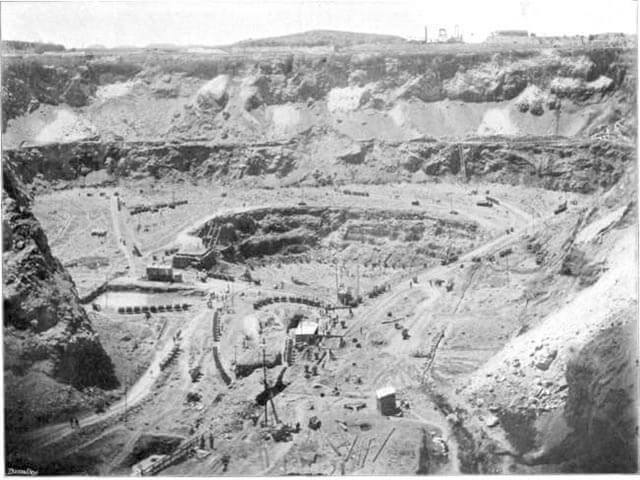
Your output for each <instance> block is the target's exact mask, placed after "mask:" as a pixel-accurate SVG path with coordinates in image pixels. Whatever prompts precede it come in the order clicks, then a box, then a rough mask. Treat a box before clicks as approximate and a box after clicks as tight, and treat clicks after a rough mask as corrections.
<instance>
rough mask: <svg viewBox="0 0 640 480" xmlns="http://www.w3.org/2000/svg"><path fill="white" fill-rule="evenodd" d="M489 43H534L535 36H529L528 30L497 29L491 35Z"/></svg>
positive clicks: (488, 39)
mask: <svg viewBox="0 0 640 480" xmlns="http://www.w3.org/2000/svg"><path fill="white" fill-rule="evenodd" d="M486 42H487V43H525V44H526V43H532V42H535V36H529V32H528V31H527V30H496V31H495V32H492V33H491V35H489V38H487V40H486Z"/></svg>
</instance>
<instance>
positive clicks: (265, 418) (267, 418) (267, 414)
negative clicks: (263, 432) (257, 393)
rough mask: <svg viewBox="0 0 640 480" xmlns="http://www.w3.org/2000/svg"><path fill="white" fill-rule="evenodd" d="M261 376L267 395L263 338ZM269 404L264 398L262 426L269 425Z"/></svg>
mask: <svg viewBox="0 0 640 480" xmlns="http://www.w3.org/2000/svg"><path fill="white" fill-rule="evenodd" d="M262 375H263V380H264V393H265V394H266V395H269V393H270V392H269V385H268V384H267V344H266V342H265V339H264V337H263V338H262ZM268 409H269V402H268V401H267V399H266V398H265V401H264V426H265V427H266V426H267V425H269V410H268Z"/></svg>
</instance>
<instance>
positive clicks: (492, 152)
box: [4, 137, 635, 193]
mask: <svg viewBox="0 0 640 480" xmlns="http://www.w3.org/2000/svg"><path fill="white" fill-rule="evenodd" d="M359 151H360V150H359ZM4 155H5V158H6V159H8V160H10V161H11V162H13V163H14V164H15V165H16V170H17V173H18V174H19V175H20V177H21V178H22V179H23V180H24V181H25V182H26V183H31V182H32V181H33V180H34V178H36V177H38V180H39V181H41V182H45V183H47V182H52V183H56V182H73V181H79V180H83V181H84V180H85V178H86V176H87V175H88V174H89V173H91V172H101V173H103V174H104V175H103V177H104V178H106V179H108V180H109V181H116V180H118V179H121V178H144V177H152V178H156V179H161V178H164V177H166V176H169V175H175V174H176V173H178V174H182V175H184V177H185V178H197V179H229V180H232V179H241V178H244V177H254V176H260V175H269V174H274V175H276V176H278V177H286V176H287V175H289V174H290V173H291V172H292V171H293V170H294V169H296V168H297V169H301V168H303V167H308V166H309V165H312V166H313V167H314V168H322V165H318V164H314V163H313V161H314V158H313V156H311V155H309V154H308V153H307V152H306V151H305V150H304V149H302V148H301V147H297V146H294V145H292V144H290V143H270V144H254V145H251V144H250V145H216V144H208V143H207V144H205V143H180V144H172V143H151V142H131V143H102V142H73V143H65V144H51V145H46V146H38V147H30V148H25V149H18V150H6V151H5V153H4ZM359 155H360V156H362V157H363V159H362V160H361V161H359V163H360V166H359V168H361V169H363V172H369V173H370V175H367V176H366V177H365V176H363V177H364V178H370V180H369V181H375V182H376V183H385V182H387V181H393V180H395V179H396V178H397V177H395V176H393V175H391V176H390V175H385V172H386V170H388V169H392V170H397V169H398V168H400V171H401V172H406V173H407V174H413V173H416V172H423V173H424V175H425V177H423V178H425V179H426V180H428V179H429V178H434V179H435V178H437V177H441V176H456V177H464V178H465V179H471V180H473V179H478V180H485V181H492V182H498V183H508V184H514V185H515V184H527V185H531V186H539V187H543V188H546V189H551V190H565V191H576V192H582V193H590V192H594V191H596V190H597V189H598V188H608V187H610V186H612V185H614V184H615V183H616V182H617V181H618V179H619V178H620V177H621V175H622V173H623V172H624V170H625V168H627V166H628V165H629V164H630V162H632V161H633V160H634V158H635V157H634V155H635V153H634V151H633V148H632V147H631V146H627V145H623V144H620V143H615V142H609V141H606V140H597V141H591V140H586V139H584V140H577V139H576V140H566V139H552V140H550V139H539V138H535V139H534V138H527V139H521V140H514V139H509V138H499V137H497V138H492V139H490V140H468V141H464V142H445V141H416V142H408V143H399V144H388V143H375V144H368V145H367V148H366V149H363V150H362V153H359ZM389 158H393V159H396V158H397V159H399V160H397V161H396V160H394V162H393V165H391V164H389V162H388V160H386V159H389ZM327 167H329V165H327ZM330 167H331V169H332V172H333V176H332V177H331V178H330V181H332V182H338V183H341V182H348V181H350V179H351V172H350V170H349V168H350V166H349V165H348V164H340V163H338V164H333V165H331V166H330ZM381 169H385V170H384V171H383V172H380V170H381ZM386 173H388V172H386ZM311 177H313V175H312V176H311ZM317 181H318V182H319V181H320V180H317Z"/></svg>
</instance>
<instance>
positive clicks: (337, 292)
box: [334, 257, 340, 302]
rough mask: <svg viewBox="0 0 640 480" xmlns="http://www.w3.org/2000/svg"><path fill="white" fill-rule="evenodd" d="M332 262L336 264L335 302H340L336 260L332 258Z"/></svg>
mask: <svg viewBox="0 0 640 480" xmlns="http://www.w3.org/2000/svg"><path fill="white" fill-rule="evenodd" d="M334 260H335V262H336V301H337V302H339V301H340V295H339V288H340V287H339V281H338V258H337V257H334Z"/></svg>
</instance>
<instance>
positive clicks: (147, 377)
mask: <svg viewBox="0 0 640 480" xmlns="http://www.w3.org/2000/svg"><path fill="white" fill-rule="evenodd" d="M209 315H210V312H209V311H208V310H205V311H203V312H201V313H199V314H198V315H196V316H195V317H194V318H192V319H191V321H190V322H188V324H187V325H186V328H185V329H183V330H182V339H183V342H184V343H185V344H188V343H190V341H191V336H192V334H193V331H194V330H195V328H196V326H197V325H198V324H199V323H200V322H201V321H206V319H207V318H208V317H209ZM173 345H174V344H173V340H172V339H170V338H168V339H166V340H165V342H164V344H163V345H162V347H161V348H160V349H159V350H158V351H157V352H156V354H155V356H154V357H153V360H152V362H151V364H150V365H149V368H147V370H146V371H145V373H144V374H143V375H142V376H141V377H140V378H139V379H138V381H137V382H136V383H135V384H134V385H132V386H131V387H130V388H129V389H128V390H127V409H129V408H131V407H133V406H135V405H136V404H138V403H139V402H140V401H142V400H143V399H144V398H145V397H146V396H147V394H148V393H149V392H150V391H151V388H152V387H153V385H154V383H155V382H156V380H157V379H158V377H159V376H160V374H161V373H162V371H161V370H160V364H161V363H162V361H163V360H164V359H165V358H166V357H167V355H168V354H169V352H170V351H171V349H172V348H173ZM124 406H125V401H124V398H122V399H121V400H119V401H118V402H116V403H114V404H113V405H110V406H109V408H108V410H107V411H106V412H105V413H94V414H91V415H88V416H85V417H82V418H80V419H79V422H80V425H81V427H83V428H84V427H88V426H90V425H94V424H96V423H99V422H103V421H105V420H108V419H109V418H111V417H114V416H117V415H121V414H123V413H124ZM74 431H75V430H73V429H72V428H71V427H70V426H69V423H68V422H63V423H58V424H55V425H49V426H46V427H43V428H40V429H37V430H33V431H31V432H28V433H27V434H25V435H24V437H23V438H24V439H25V440H30V441H31V443H32V445H37V446H39V447H42V446H45V445H48V444H50V443H53V442H57V441H59V440H61V439H62V438H64V437H66V436H67V435H70V434H71V433H73V432H74Z"/></svg>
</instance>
